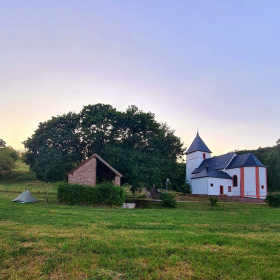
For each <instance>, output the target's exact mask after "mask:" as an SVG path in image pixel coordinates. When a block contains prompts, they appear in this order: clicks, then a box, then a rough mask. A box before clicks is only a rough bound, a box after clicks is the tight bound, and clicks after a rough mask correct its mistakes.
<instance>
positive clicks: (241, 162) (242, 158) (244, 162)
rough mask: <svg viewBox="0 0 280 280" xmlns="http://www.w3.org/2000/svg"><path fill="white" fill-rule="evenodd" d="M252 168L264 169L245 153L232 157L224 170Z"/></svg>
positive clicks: (251, 155)
mask: <svg viewBox="0 0 280 280" xmlns="http://www.w3.org/2000/svg"><path fill="white" fill-rule="evenodd" d="M254 166H260V167H266V166H265V165H264V164H262V163H261V162H260V161H259V160H258V159H257V158H256V157H255V156H254V155H253V154H252V153H247V154H243V155H238V156H236V157H234V158H233V160H232V161H231V163H230V164H229V165H228V167H227V168H226V169H232V168H239V167H254Z"/></svg>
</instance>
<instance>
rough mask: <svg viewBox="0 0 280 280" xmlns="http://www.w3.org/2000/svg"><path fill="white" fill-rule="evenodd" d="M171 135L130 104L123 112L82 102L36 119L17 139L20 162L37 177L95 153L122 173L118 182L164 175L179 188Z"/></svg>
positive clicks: (180, 171)
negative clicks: (29, 131)
mask: <svg viewBox="0 0 280 280" xmlns="http://www.w3.org/2000/svg"><path fill="white" fill-rule="evenodd" d="M174 133H175V132H174V131H173V130H172V129H170V127H169V126H168V125H167V124H166V123H159V122H157V121H156V120H155V115H154V114H153V113H151V112H143V111H141V110H139V109H138V108H137V107H136V106H133V105H132V106H129V107H128V108H127V110H126V111H125V112H121V111H117V110H116V108H114V107H113V106H111V105H108V104H100V103H99V104H95V105H88V106H84V108H83V109H82V110H81V112H80V113H74V112H69V113H66V114H63V115H61V116H56V117H52V118H51V119H50V120H48V121H45V122H41V123H40V124H39V126H38V128H37V130H36V131H35V132H34V134H33V135H32V136H31V137H30V138H28V139H27V140H26V141H24V142H23V144H24V146H25V148H26V150H27V152H26V154H25V157H24V161H25V162H26V163H27V164H28V165H30V169H31V170H32V171H33V172H34V173H35V174H36V177H37V178H38V179H40V180H43V181H46V182H54V181H59V180H62V179H64V178H65V173H66V172H68V171H70V170H71V169H72V168H74V167H75V166H77V165H78V164H80V163H81V162H82V161H83V160H85V159H86V158H88V157H89V156H91V155H92V154H94V153H96V154H98V155H100V156H101V157H102V158H104V159H105V160H106V161H107V162H108V163H109V164H111V165H112V166H113V167H114V168H115V169H117V170H118V171H119V172H120V173H122V174H124V181H123V182H122V183H125V182H127V183H129V184H131V185H132V187H133V190H136V189H139V188H140V187H150V186H152V185H153V184H155V185H156V186H157V187H161V186H162V185H163V183H164V181H165V180H166V179H167V178H168V179H169V180H170V181H171V182H172V183H173V184H175V185H178V186H180V185H182V184H184V182H185V173H184V166H182V164H179V163H178V161H180V160H181V159H182V157H183V155H184V151H185V150H184V148H183V143H182V142H181V140H180V138H179V137H177V136H175V134H174Z"/></svg>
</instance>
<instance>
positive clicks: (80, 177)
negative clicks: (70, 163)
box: [68, 157, 96, 187]
mask: <svg viewBox="0 0 280 280" xmlns="http://www.w3.org/2000/svg"><path fill="white" fill-rule="evenodd" d="M68 183H69V184H81V185H87V186H92V187H94V186H95V185H96V158H94V157H93V158H91V159H90V160H89V161H87V162H86V163H85V164H83V165H82V166H80V167H79V168H77V169H76V170H74V171H73V174H69V175H68Z"/></svg>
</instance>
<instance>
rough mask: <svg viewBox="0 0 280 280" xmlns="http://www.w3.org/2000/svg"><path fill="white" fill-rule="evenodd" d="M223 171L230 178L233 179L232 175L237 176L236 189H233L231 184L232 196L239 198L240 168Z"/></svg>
mask: <svg viewBox="0 0 280 280" xmlns="http://www.w3.org/2000/svg"><path fill="white" fill-rule="evenodd" d="M224 171H225V172H226V173H227V174H228V175H229V176H231V177H233V176H234V175H236V176H237V187H233V182H232V195H235V196H240V184H241V172H240V168H233V169H225V170H224Z"/></svg>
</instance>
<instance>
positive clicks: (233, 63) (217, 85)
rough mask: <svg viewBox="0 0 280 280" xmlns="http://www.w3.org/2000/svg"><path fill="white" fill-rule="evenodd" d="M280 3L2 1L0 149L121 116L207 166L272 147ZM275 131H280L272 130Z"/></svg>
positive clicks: (278, 114)
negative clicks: (138, 119)
mask: <svg viewBox="0 0 280 280" xmlns="http://www.w3.org/2000/svg"><path fill="white" fill-rule="evenodd" d="M279 14H280V1H279V0H275V1H273V0H268V1H258V0H252V1H250V0H246V1H243V0H242V1H239V0H235V1H232V0H230V1H227V0H223V1H219V0H203V1H202V0H201V1H200V0H192V1H189V0H173V1H170V0H168V1H165V0H139V1H131V0H118V1H110V0H98V1H97V0H77V1H74V0H60V1H57V0H55V1H54V0H40V1H35V0H32V1H31V0H24V1H20V0H17V1H16V0H0V138H1V139H3V140H5V141H6V143H7V145H11V146H13V147H14V148H16V149H23V145H22V143H21V142H22V141H24V140H26V139H27V138H28V137H30V136H31V135H32V134H33V133H34V131H35V130H36V128H37V127H38V124H39V123H40V122H44V121H47V120H49V119H50V118H51V117H52V116H57V115H62V114H64V113H67V112H69V111H75V112H80V111H81V110H82V108H83V106H86V105H89V104H96V103H104V104H111V105H112V106H114V107H115V108H116V109H117V110H120V111H125V110H126V108H127V107H128V106H129V105H136V106H137V107H138V108H139V109H140V110H143V111H145V112H148V111H150V112H152V113H154V114H155V116H156V120H157V121H159V122H167V123H168V125H169V126H170V127H171V128H172V129H174V130H175V131H176V132H175V134H176V136H178V137H180V138H181V140H182V141H183V142H184V146H185V147H189V146H190V144H191V142H192V141H193V139H194V138H195V135H196V133H197V128H198V130H199V134H200V136H201V138H202V139H203V140H204V142H205V143H206V144H207V146H208V147H209V148H210V149H211V151H212V152H213V155H219V154H224V153H227V152H229V151H233V150H235V149H239V150H241V149H256V148H258V147H266V146H272V145H274V144H275V142H276V140H277V139H279V138H280V131H279V119H280V106H279V105H280V94H279V89H280V78H279V77H280V17H279ZM277 127H278V129H277Z"/></svg>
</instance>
